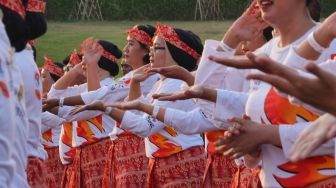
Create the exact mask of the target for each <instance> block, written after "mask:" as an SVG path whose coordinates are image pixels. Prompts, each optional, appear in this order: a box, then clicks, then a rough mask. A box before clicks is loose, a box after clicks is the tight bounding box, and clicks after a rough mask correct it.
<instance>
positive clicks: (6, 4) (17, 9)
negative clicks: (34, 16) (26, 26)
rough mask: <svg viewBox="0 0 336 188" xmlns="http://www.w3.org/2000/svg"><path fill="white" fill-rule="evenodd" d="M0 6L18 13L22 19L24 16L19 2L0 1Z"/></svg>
mask: <svg viewBox="0 0 336 188" xmlns="http://www.w3.org/2000/svg"><path fill="white" fill-rule="evenodd" d="M0 4H1V5H2V6H4V7H6V8H8V9H9V10H11V11H14V12H16V13H18V14H19V15H20V16H21V17H22V18H24V17H25V16H26V11H25V8H24V6H23V4H22V2H21V0H0Z"/></svg>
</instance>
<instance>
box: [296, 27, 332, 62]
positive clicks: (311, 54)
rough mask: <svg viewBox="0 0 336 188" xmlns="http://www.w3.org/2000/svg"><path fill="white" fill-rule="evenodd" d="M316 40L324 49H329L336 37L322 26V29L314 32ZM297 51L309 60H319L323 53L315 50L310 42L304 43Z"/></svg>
mask: <svg viewBox="0 0 336 188" xmlns="http://www.w3.org/2000/svg"><path fill="white" fill-rule="evenodd" d="M314 38H315V40H316V42H317V43H318V44H320V45H321V46H322V47H324V48H328V47H329V45H330V43H331V42H332V41H333V39H334V36H333V35H332V34H331V33H330V32H328V28H326V26H325V25H323V24H322V25H321V27H320V28H319V29H317V30H316V31H315V32H314ZM296 51H297V53H298V54H299V55H300V56H301V57H303V58H305V59H309V60H317V59H318V58H319V57H320V55H321V53H319V52H317V51H315V50H314V48H313V47H312V46H311V45H310V44H309V42H308V40H305V41H303V42H302V43H301V44H300V46H299V47H298V48H297V49H296Z"/></svg>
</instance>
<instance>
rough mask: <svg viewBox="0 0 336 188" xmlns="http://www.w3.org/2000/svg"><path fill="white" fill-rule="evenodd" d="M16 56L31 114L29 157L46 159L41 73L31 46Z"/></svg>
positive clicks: (29, 114)
mask: <svg viewBox="0 0 336 188" xmlns="http://www.w3.org/2000/svg"><path fill="white" fill-rule="evenodd" d="M15 56H16V57H15V63H16V64H17V65H18V67H19V68H20V71H21V75H22V79H23V83H24V86H25V90H24V95H25V99H26V101H25V103H26V104H25V105H26V109H27V112H29V113H27V117H28V148H27V152H28V156H33V157H38V158H41V159H46V158H47V153H46V151H45V150H44V148H43V146H42V143H41V139H42V135H41V112H42V100H41V91H42V84H41V79H40V73H39V71H38V68H37V65H36V63H35V61H34V55H33V50H32V49H31V47H30V46H29V45H27V47H26V49H24V50H23V51H21V52H19V53H16V54H15Z"/></svg>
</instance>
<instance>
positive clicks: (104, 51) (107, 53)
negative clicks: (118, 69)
mask: <svg viewBox="0 0 336 188" xmlns="http://www.w3.org/2000/svg"><path fill="white" fill-rule="evenodd" d="M99 46H100V47H101V48H102V49H103V53H102V56H103V57H105V58H106V59H108V60H110V61H112V62H114V63H117V58H116V57H115V56H114V55H113V54H112V53H110V52H108V51H106V50H105V49H104V48H103V46H102V45H100V44H99ZM81 53H82V54H83V55H84V51H83V50H81Z"/></svg>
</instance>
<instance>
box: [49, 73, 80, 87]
mask: <svg viewBox="0 0 336 188" xmlns="http://www.w3.org/2000/svg"><path fill="white" fill-rule="evenodd" d="M77 76H78V75H77V74H75V72H71V71H70V72H68V73H66V74H64V76H62V77H61V78H60V79H58V80H57V81H56V83H55V84H54V85H53V87H54V89H56V90H65V89H67V88H68V87H69V86H73V85H74V84H75V83H76V79H77Z"/></svg>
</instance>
